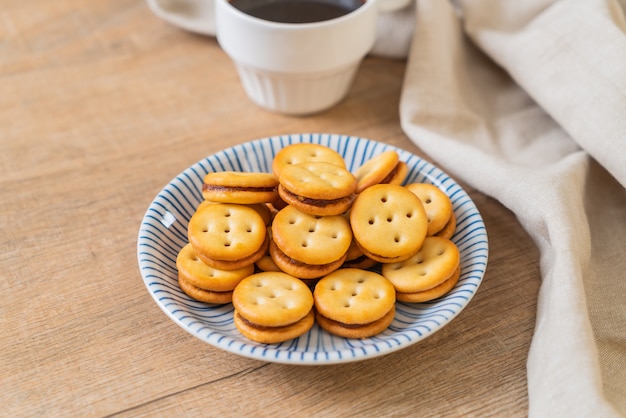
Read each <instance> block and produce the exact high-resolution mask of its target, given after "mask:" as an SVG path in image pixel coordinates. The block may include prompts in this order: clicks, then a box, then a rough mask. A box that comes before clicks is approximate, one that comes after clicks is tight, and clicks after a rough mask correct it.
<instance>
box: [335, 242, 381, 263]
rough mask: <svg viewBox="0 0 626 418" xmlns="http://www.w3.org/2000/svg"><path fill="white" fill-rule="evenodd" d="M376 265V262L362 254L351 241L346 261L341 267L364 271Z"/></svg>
mask: <svg viewBox="0 0 626 418" xmlns="http://www.w3.org/2000/svg"><path fill="white" fill-rule="evenodd" d="M376 264H378V262H377V261H376V260H372V259H371V258H369V257H368V256H366V255H365V254H363V251H361V249H360V248H359V246H358V245H357V243H356V241H354V240H352V242H351V243H350V248H348V252H347V253H346V261H344V262H343V264H342V266H341V267H342V268H358V269H363V270H366V269H369V268H372V267H374V266H375V265H376Z"/></svg>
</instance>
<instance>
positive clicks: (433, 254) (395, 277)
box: [382, 237, 461, 293]
mask: <svg viewBox="0 0 626 418" xmlns="http://www.w3.org/2000/svg"><path fill="white" fill-rule="evenodd" d="M460 261H461V255H460V253H459V249H458V248H457V246H456V245H455V244H454V243H453V242H452V241H450V240H449V239H445V238H440V237H426V239H425V240H424V243H423V245H422V248H421V249H420V250H419V251H418V252H417V253H416V254H415V255H413V256H412V257H411V258H409V259H407V260H404V261H402V262H400V263H389V264H384V265H383V266H382V274H383V276H384V277H385V278H387V279H388V280H389V281H390V282H391V284H393V286H394V287H395V288H396V290H397V291H398V292H402V293H415V292H421V291H424V290H428V289H432V288H433V287H435V286H438V285H439V284H441V283H443V282H444V281H445V280H447V279H448V278H449V277H450V276H452V274H453V273H454V272H455V271H456V269H457V268H458V266H459V263H460Z"/></svg>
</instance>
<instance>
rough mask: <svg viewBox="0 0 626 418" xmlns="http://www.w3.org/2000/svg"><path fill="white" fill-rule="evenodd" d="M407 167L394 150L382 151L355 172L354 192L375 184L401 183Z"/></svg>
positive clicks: (407, 169)
mask: <svg viewBox="0 0 626 418" xmlns="http://www.w3.org/2000/svg"><path fill="white" fill-rule="evenodd" d="M408 172H409V167H408V165H407V164H406V163H405V162H404V161H400V156H399V155H398V153H397V152H396V151H393V150H388V151H384V152H382V153H380V154H378V155H376V156H374V157H372V158H370V159H369V160H367V161H366V162H365V163H363V165H361V166H360V167H359V168H358V169H357V170H356V172H355V177H356V179H357V186H356V193H361V192H362V191H363V190H365V189H367V188H368V187H371V186H373V185H375V184H398V185H399V184H402V182H403V181H404V178H405V177H406V175H407V174H408Z"/></svg>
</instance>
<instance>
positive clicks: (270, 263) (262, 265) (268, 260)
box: [254, 243, 282, 271]
mask: <svg viewBox="0 0 626 418" xmlns="http://www.w3.org/2000/svg"><path fill="white" fill-rule="evenodd" d="M270 245H271V243H270ZM254 264H255V265H256V267H257V268H258V269H259V270H260V271H282V270H281V269H280V268H279V267H278V266H277V265H276V263H275V262H274V260H272V257H271V256H270V255H269V253H268V254H266V255H264V256H263V257H261V258H260V259H259V260H257V262H256V263H254Z"/></svg>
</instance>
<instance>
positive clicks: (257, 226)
mask: <svg viewBox="0 0 626 418" xmlns="http://www.w3.org/2000/svg"><path fill="white" fill-rule="evenodd" d="M187 235H188V238H189V243H190V244H191V246H192V247H193V249H194V251H195V252H196V254H197V256H198V258H200V259H201V260H202V261H203V262H204V263H206V264H208V265H209V266H211V267H214V268H217V269H222V270H237V269H240V268H242V267H244V266H247V265H250V264H254V263H255V262H256V261H257V260H259V259H260V258H261V257H263V255H265V254H266V253H267V251H268V248H269V236H268V233H267V228H266V226H265V221H264V219H263V218H262V217H261V215H259V213H258V212H257V211H255V210H254V209H253V208H251V207H249V206H246V205H238V204H233V203H216V204H213V205H205V206H203V207H201V208H199V209H198V210H196V212H195V213H194V214H193V216H192V217H191V219H190V220H189V225H188V228H187Z"/></svg>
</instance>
